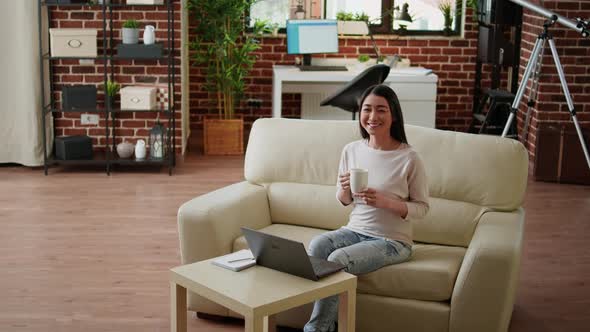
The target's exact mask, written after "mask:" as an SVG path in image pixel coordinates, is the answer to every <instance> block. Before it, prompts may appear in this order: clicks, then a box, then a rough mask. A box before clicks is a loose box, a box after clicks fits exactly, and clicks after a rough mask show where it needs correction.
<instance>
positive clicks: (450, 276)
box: [357, 243, 466, 301]
mask: <svg viewBox="0 0 590 332" xmlns="http://www.w3.org/2000/svg"><path fill="white" fill-rule="evenodd" d="M465 251H466V249H465V248H463V247H452V246H441V245H436V244H424V243H415V244H414V246H413V248H412V257H411V258H410V260H408V261H406V262H404V263H401V264H394V265H389V266H385V267H383V268H381V269H379V270H377V271H374V272H371V273H367V274H364V275H360V276H359V278H358V286H357V289H358V292H359V293H364V294H373V295H381V296H390V297H397V298H404V299H413V300H423V301H447V300H450V298H451V294H452V293H453V287H454V286H455V280H456V279H457V274H458V273H459V268H460V267H461V262H462V261H463V256H465Z"/></svg>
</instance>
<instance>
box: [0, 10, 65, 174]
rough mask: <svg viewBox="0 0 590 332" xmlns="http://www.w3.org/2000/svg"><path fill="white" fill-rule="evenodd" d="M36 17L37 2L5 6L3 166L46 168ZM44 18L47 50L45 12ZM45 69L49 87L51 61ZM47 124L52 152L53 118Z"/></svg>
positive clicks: (0, 85) (0, 18)
mask: <svg viewBox="0 0 590 332" xmlns="http://www.w3.org/2000/svg"><path fill="white" fill-rule="evenodd" d="M37 13H38V9H37V0H0V43H1V44H2V51H0V75H1V77H0V163H18V164H22V165H26V166H40V165H43V137H42V135H43V131H42V112H41V85H40V77H39V70H40V63H39V40H38V36H39V30H38V26H37ZM42 17H43V31H44V32H43V37H44V40H45V43H44V44H45V45H47V40H46V39H47V34H46V33H47V22H46V21H47V15H46V13H45V8H43V15H42ZM44 48H45V46H44ZM44 64H45V65H44V67H45V72H46V75H45V81H47V80H48V79H47V68H46V67H47V61H45V62H44ZM47 88H48V84H46V96H49V94H48V93H47V92H48V91H47ZM46 103H47V99H46ZM46 120H47V121H46V123H47V129H48V130H47V133H48V135H47V146H48V148H49V147H51V146H52V145H53V135H52V134H51V133H52V132H53V131H52V130H51V128H52V122H53V121H52V117H51V115H48V116H47V117H46ZM48 151H51V150H48Z"/></svg>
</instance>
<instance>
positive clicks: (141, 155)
mask: <svg viewBox="0 0 590 332" xmlns="http://www.w3.org/2000/svg"><path fill="white" fill-rule="evenodd" d="M145 156H146V147H145V141H144V140H142V139H140V140H137V143H135V159H138V160H143V159H145Z"/></svg>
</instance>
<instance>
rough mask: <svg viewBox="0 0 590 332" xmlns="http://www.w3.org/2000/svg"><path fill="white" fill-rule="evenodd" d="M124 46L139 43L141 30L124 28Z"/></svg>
mask: <svg viewBox="0 0 590 332" xmlns="http://www.w3.org/2000/svg"><path fill="white" fill-rule="evenodd" d="M122 34H123V44H137V43H139V29H131V28H123V32H122Z"/></svg>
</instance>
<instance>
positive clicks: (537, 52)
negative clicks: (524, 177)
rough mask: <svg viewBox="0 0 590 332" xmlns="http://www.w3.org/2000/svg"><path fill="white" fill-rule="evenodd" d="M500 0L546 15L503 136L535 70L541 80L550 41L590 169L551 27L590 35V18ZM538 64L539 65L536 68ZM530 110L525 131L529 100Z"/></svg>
mask: <svg viewBox="0 0 590 332" xmlns="http://www.w3.org/2000/svg"><path fill="white" fill-rule="evenodd" d="M497 1H510V2H512V3H515V4H517V5H519V6H521V7H523V8H526V9H529V10H531V11H533V12H535V13H537V14H539V15H542V16H544V17H546V18H547V20H546V21H545V23H544V24H543V31H542V32H541V33H540V34H539V36H538V37H537V41H536V42H535V46H534V47H533V51H532V52H531V56H530V58H529V61H528V63H527V66H526V68H525V70H524V74H523V76H522V81H521V82H520V85H519V87H518V90H517V92H516V95H515V97H514V102H513V103H512V107H511V109H510V115H509V116H508V121H507V122H506V126H505V127H504V130H503V132H502V137H506V134H507V133H508V130H509V129H510V125H511V124H512V121H513V120H514V117H515V116H516V113H517V112H518V106H519V105H520V101H521V99H522V97H523V95H524V91H525V89H526V86H527V82H528V80H529V78H530V77H531V74H532V73H533V72H534V71H537V73H536V76H537V77H536V79H537V80H538V72H539V71H540V67H541V64H542V57H543V51H544V49H545V42H549V47H550V49H551V55H552V57H553V62H554V64H555V68H556V69H557V73H558V75H559V81H560V83H561V88H562V90H563V94H564V96H565V99H566V102H567V105H568V110H569V112H570V115H571V118H572V120H573V122H574V126H575V127H576V132H577V134H578V138H579V139H580V144H581V145H582V150H583V152H584V156H585V157H586V163H587V164H588V168H589V169H590V155H589V154H588V148H587V147H586V142H585V140H584V135H583V134H582V130H581V129H580V124H579V123H578V118H577V116H576V110H575V109H574V102H573V100H572V97H571V95H570V92H569V89H568V87H567V82H566V80H565V74H564V72H563V67H562V66H561V62H560V60H559V55H558V54H557V48H556V47H555V42H554V41H553V36H552V35H551V33H550V32H549V28H550V27H552V26H553V25H554V24H555V23H559V24H561V25H563V26H565V27H567V28H570V29H573V30H575V31H577V32H579V33H580V34H581V36H582V37H588V36H589V34H590V31H589V30H588V26H589V25H590V21H588V20H583V19H582V18H579V17H577V18H576V19H574V20H571V19H569V18H566V17H563V16H561V15H559V14H556V13H554V12H552V11H550V10H547V9H545V8H543V7H541V6H538V5H536V4H533V3H530V2H528V1H524V0H497ZM537 66H538V68H537ZM536 83H538V82H533V85H532V86H533V89H531V95H535V94H536V91H533V90H536V86H537V84H536ZM528 105H529V109H528V110H527V113H526V121H525V130H527V129H528V125H529V119H530V111H531V108H530V105H532V104H531V102H530V101H529V103H528Z"/></svg>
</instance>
